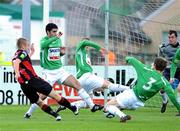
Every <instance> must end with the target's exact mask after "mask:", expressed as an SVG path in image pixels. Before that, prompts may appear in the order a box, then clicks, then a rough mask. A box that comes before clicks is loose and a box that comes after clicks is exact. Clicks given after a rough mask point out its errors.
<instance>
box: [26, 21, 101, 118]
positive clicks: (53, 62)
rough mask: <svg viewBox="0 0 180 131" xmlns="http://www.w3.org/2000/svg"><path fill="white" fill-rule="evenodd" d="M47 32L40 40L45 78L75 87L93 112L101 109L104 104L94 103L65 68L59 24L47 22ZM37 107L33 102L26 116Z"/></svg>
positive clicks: (51, 82)
mask: <svg viewBox="0 0 180 131" xmlns="http://www.w3.org/2000/svg"><path fill="white" fill-rule="evenodd" d="M46 34H47V36H45V37H43V38H42V39H41V42H40V49H41V52H40V53H41V54H40V63H41V67H42V68H43V78H44V79H45V80H46V81H47V82H49V83H50V84H51V85H53V84H54V83H55V82H56V81H58V82H60V83H62V84H64V85H66V86H69V87H72V88H75V89H76V90H77V91H78V95H79V96H80V97H81V98H82V99H83V100H84V101H86V103H87V105H89V106H90V109H91V111H92V112H95V111H97V110H101V109H102V108H103V106H101V105H97V104H94V103H93V101H92V99H91V97H90V96H89V94H87V92H86V91H85V90H84V89H83V88H82V87H81V85H80V83H79V82H78V81H77V79H76V78H75V77H74V76H73V75H71V74H69V73H68V72H66V71H65V70H64V69H63V66H62V62H61V56H62V55H64V54H65V49H64V47H62V44H61V39H60V36H61V33H58V27H57V25H56V24H54V23H49V24H47V25H46ZM41 98H42V99H45V98H46V96H43V95H42V96H41ZM36 108H37V105H36V104H32V105H31V107H30V109H29V110H28V112H26V114H25V118H29V117H30V116H31V114H32V112H33V111H34V110H35V109H36Z"/></svg>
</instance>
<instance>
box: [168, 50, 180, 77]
mask: <svg viewBox="0 0 180 131" xmlns="http://www.w3.org/2000/svg"><path fill="white" fill-rule="evenodd" d="M179 61H180V49H178V50H177V52H176V54H175V56H174V58H173V60H172V63H171V72H170V78H171V79H173V78H174V76H175V73H176V69H177V64H178V63H179Z"/></svg>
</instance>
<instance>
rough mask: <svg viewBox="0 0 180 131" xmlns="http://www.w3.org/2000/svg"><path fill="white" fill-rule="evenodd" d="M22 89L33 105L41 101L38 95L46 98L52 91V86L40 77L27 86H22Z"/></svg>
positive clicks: (31, 80) (29, 82)
mask: <svg viewBox="0 0 180 131" xmlns="http://www.w3.org/2000/svg"><path fill="white" fill-rule="evenodd" d="M21 89H22V91H23V92H24V94H25V95H26V96H27V98H28V99H29V100H30V102H31V103H36V102H37V101H38V99H39V95H38V93H41V94H44V95H46V96H48V95H49V93H50V92H51V91H52V86H51V85H50V84H49V83H48V82H46V81H44V80H43V79H41V78H40V77H35V78H31V79H30V80H29V81H28V83H27V84H21Z"/></svg>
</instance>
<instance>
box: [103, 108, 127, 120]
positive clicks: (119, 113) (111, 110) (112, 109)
mask: <svg viewBox="0 0 180 131" xmlns="http://www.w3.org/2000/svg"><path fill="white" fill-rule="evenodd" d="M105 110H106V111H108V112H109V113H111V114H113V115H116V116H118V117H119V118H121V117H124V116H126V114H124V113H123V112H122V111H120V110H119V109H118V108H117V107H116V106H113V105H108V106H107V107H106V109H105Z"/></svg>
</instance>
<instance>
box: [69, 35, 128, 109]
mask: <svg viewBox="0 0 180 131" xmlns="http://www.w3.org/2000/svg"><path fill="white" fill-rule="evenodd" d="M90 48H94V49H96V50H97V51H100V52H104V53H106V52H107V51H106V50H105V49H104V48H102V47H101V46H100V45H99V44H97V43H95V42H93V41H90V39H89V38H83V39H82V41H81V42H80V43H78V44H77V46H76V57H75V58H76V72H77V74H76V77H77V79H78V81H79V82H80V84H81V86H82V87H83V88H84V89H85V90H86V92H87V93H88V94H89V95H90V96H91V97H93V91H94V90H100V91H103V90H104V89H109V92H121V91H124V90H126V89H130V88H129V87H128V86H123V85H119V84H113V83H111V82H109V81H107V80H105V79H103V78H101V77H98V76H97V75H95V74H94V73H93V68H92V66H91V61H90V58H89V57H88V51H89V49H90ZM72 104H75V105H76V106H77V107H78V108H79V109H80V108H86V107H87V104H86V102H85V101H83V100H80V101H75V102H73V103H72Z"/></svg>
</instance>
